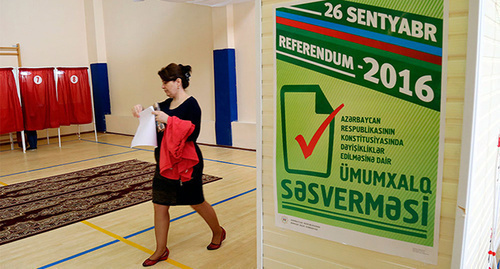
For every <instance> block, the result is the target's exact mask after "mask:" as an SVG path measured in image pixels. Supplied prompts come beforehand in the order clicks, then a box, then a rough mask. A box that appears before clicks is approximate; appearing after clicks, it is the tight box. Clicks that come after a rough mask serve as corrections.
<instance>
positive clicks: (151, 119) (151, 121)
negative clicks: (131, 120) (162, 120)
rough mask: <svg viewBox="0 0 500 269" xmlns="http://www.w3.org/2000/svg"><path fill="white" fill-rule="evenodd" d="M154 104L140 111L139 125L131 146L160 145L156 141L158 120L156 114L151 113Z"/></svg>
mask: <svg viewBox="0 0 500 269" xmlns="http://www.w3.org/2000/svg"><path fill="white" fill-rule="evenodd" d="M153 111H154V109H153V107H152V106H150V107H148V108H146V109H144V110H143V111H142V112H141V113H139V127H137V131H136V132H135V135H134V139H132V144H131V145H130V147H131V148H133V147H137V146H154V147H156V146H158V145H157V142H156V121H155V115H153V114H151V112H153Z"/></svg>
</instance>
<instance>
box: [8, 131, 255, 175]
mask: <svg viewBox="0 0 500 269" xmlns="http://www.w3.org/2000/svg"><path fill="white" fill-rule="evenodd" d="M81 141H85V142H94V143H99V144H104V145H109V146H115V147H122V148H127V149H130V151H127V152H120V153H115V154H111V155H105V156H100V157H95V158H90V159H85V160H80V161H75V162H69V163H63V164H58V165H53V166H47V167H42V168H38V169H34V170H27V171H23V172H17V173H13V174H8V175H3V176H0V178H3V177H8V176H14V175H20V174H25V173H29V172H35V171H40V170H44V169H49V168H54V167H59V166H64V165H69V164H75V163H80V162H86V161H91V160H96V159H101V158H107V157H111V156H116V155H121V154H127V153H132V152H135V151H138V150H145V151H150V152H153V150H149V149H139V148H134V149H131V148H130V147H126V146H121V145H115V144H110V143H106V142H96V141H92V140H85V139H81ZM203 160H205V161H210V162H218V163H224V164H230V165H236V166H242V167H249V168H257V167H256V166H253V165H246V164H239V163H232V162H226V161H219V160H214V159H207V158H203Z"/></svg>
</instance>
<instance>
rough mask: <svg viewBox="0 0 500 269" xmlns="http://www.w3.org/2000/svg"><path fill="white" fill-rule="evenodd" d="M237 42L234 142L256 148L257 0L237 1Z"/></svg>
mask: <svg viewBox="0 0 500 269" xmlns="http://www.w3.org/2000/svg"><path fill="white" fill-rule="evenodd" d="M233 11H234V45H235V50H236V81H237V93H238V96H237V99H238V121H237V122H233V124H232V130H233V146H235V147H241V148H250V149H255V148H256V132H255V130H256V125H255V122H256V113H255V110H256V98H255V96H256V90H257V89H256V84H255V81H256V80H255V78H256V76H257V74H256V69H255V65H256V59H255V50H256V48H255V31H256V29H255V2H254V1H249V2H244V3H240V4H235V5H234V8H233Z"/></svg>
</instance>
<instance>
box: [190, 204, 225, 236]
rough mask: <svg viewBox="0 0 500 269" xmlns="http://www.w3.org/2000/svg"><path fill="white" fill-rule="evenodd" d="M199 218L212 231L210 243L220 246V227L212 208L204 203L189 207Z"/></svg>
mask: <svg viewBox="0 0 500 269" xmlns="http://www.w3.org/2000/svg"><path fill="white" fill-rule="evenodd" d="M191 207H192V208H193V209H194V210H196V212H198V214H200V216H201V217H202V218H203V219H204V220H205V222H206V223H207V224H208V226H209V227H210V229H211V230H212V243H214V244H220V241H221V236H222V228H221V227H220V224H219V220H218V219H217V215H216V214H215V210H214V208H213V207H212V206H211V205H210V204H209V203H207V201H204V202H203V203H201V204H197V205H192V206H191Z"/></svg>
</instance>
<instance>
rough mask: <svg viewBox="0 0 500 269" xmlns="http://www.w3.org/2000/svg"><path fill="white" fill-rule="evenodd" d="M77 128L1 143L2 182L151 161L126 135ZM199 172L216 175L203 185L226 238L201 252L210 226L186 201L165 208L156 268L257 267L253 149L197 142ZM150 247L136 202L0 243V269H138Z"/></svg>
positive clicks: (147, 218)
mask: <svg viewBox="0 0 500 269" xmlns="http://www.w3.org/2000/svg"><path fill="white" fill-rule="evenodd" d="M98 140H99V142H95V138H94V133H87V134H83V135H82V137H81V140H79V139H78V137H77V136H76V135H75V136H65V137H63V138H62V147H61V148H59V146H58V143H57V139H51V140H50V144H48V145H47V142H46V140H39V145H38V149H37V150H36V151H28V152H26V153H23V152H22V150H20V149H18V148H17V147H16V149H15V150H10V145H5V146H1V147H0V188H1V186H5V185H10V184H15V183H18V182H24V181H29V180H33V179H38V178H43V177H48V176H52V175H58V174H62V173H67V172H71V171H77V170H82V169H86V168H91V167H95V166H100V165H104V164H110V163H115V162H120V161H125V160H130V159H138V160H142V161H149V162H154V157H153V152H152V148H151V147H145V148H141V149H136V148H134V149H131V148H130V147H129V146H130V142H131V140H132V137H130V136H123V135H115V134H104V133H101V134H98ZM200 147H201V150H202V152H203V157H204V159H205V170H204V173H206V174H210V175H215V176H221V177H223V179H222V180H219V181H216V182H213V183H209V184H206V185H204V192H205V198H206V200H207V201H208V202H209V203H211V204H212V205H214V209H215V211H216V212H217V215H218V217H219V221H220V223H221V225H222V226H223V227H224V228H225V229H226V231H227V239H226V240H225V241H224V243H223V245H222V247H221V248H220V249H219V250H216V251H208V250H206V246H207V245H208V243H209V242H210V240H211V233H210V229H209V228H208V226H207V225H206V224H205V222H204V221H203V219H202V218H201V217H200V216H199V215H198V214H190V213H192V211H193V210H192V209H191V207H189V206H177V207H172V208H171V211H170V212H171V213H170V214H171V218H172V224H171V226H170V227H171V228H170V233H169V238H168V247H169V249H170V258H169V260H167V262H160V263H158V264H156V265H155V266H154V268H256V211H255V204H256V202H255V201H256V198H255V197H256V193H255V177H256V168H255V157H256V156H255V152H253V151H247V150H239V149H230V148H220V147H212V146H203V145H200ZM154 248H155V240H154V229H153V206H152V203H151V202H146V203H142V204H139V205H136V206H132V207H129V208H126V209H122V210H119V211H115V212H112V213H109V214H106V215H103V216H99V217H95V218H91V219H88V220H85V221H82V222H79V223H75V224H72V225H68V226H65V227H62V228H59V229H56V230H53V231H49V232H45V233H42V234H39V235H35V236H32V237H28V238H25V239H21V240H18V241H14V242H12V243H8V244H4V245H0V268H2V269H3V268H142V266H141V263H142V262H143V260H144V259H146V258H147V257H149V256H150V254H151V253H153V250H154Z"/></svg>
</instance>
